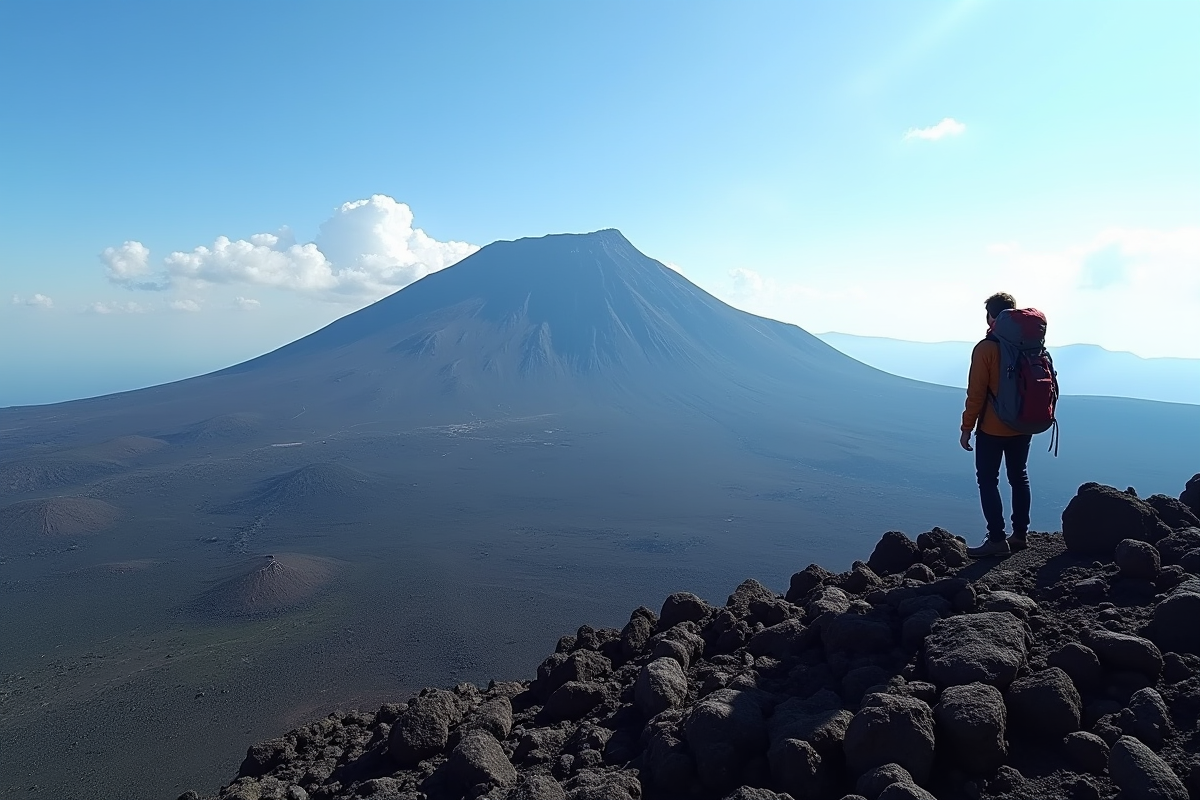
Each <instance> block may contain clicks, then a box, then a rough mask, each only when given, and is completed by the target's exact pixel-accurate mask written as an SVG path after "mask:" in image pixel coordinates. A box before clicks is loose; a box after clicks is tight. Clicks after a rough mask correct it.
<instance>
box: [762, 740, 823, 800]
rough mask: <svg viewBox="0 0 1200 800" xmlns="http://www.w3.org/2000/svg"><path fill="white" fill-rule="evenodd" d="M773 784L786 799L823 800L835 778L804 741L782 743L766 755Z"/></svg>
mask: <svg viewBox="0 0 1200 800" xmlns="http://www.w3.org/2000/svg"><path fill="white" fill-rule="evenodd" d="M767 763H768V764H770V767H771V778H772V780H773V781H774V784H775V785H776V786H778V787H779V788H780V789H783V790H784V791H785V792H787V793H788V795H787V796H789V797H825V796H828V795H829V794H830V792H831V791H832V787H833V786H834V782H835V779H836V774H835V772H834V769H833V768H832V767H831V765H829V764H828V763H826V761H825V759H824V758H822V757H821V754H820V753H818V752H817V748H816V747H814V746H813V745H812V744H811V743H810V742H806V741H804V740H803V739H782V740H780V741H778V742H776V743H774V744H773V745H771V749H770V750H768V751H767Z"/></svg>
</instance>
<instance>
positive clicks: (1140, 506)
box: [1062, 483, 1171, 558]
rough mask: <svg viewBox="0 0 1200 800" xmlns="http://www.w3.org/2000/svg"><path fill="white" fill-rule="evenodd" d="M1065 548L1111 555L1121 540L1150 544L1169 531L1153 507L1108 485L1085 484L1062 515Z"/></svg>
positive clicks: (1088, 553) (1086, 552) (1107, 556)
mask: <svg viewBox="0 0 1200 800" xmlns="http://www.w3.org/2000/svg"><path fill="white" fill-rule="evenodd" d="M1062 531H1063V539H1064V541H1065V542H1066V545H1067V550H1069V551H1070V552H1072V553H1077V554H1081V555H1098V556H1104V557H1106V558H1111V557H1112V554H1113V551H1115V550H1116V549H1117V544H1118V543H1119V542H1120V541H1121V540H1122V539H1130V538H1132V539H1140V540H1141V541H1143V542H1150V543H1154V542H1157V541H1158V540H1159V539H1161V538H1163V537H1164V536H1167V535H1169V534H1170V533H1171V529H1170V528H1168V527H1167V525H1166V524H1165V523H1164V522H1163V521H1162V520H1160V519H1159V518H1158V515H1157V514H1155V513H1154V509H1153V508H1151V507H1150V506H1148V505H1147V504H1146V503H1145V502H1144V501H1142V500H1139V499H1138V498H1137V497H1135V496H1133V495H1130V494H1127V493H1126V492H1122V491H1121V490H1119V489H1116V488H1114V487H1112V486H1104V485H1101V484H1099V483H1085V484H1083V485H1082V486H1080V487H1079V491H1078V492H1077V493H1076V495H1075V496H1074V497H1073V498H1071V502H1069V503H1068V504H1067V507H1066V508H1065V509H1064V510H1063V514H1062Z"/></svg>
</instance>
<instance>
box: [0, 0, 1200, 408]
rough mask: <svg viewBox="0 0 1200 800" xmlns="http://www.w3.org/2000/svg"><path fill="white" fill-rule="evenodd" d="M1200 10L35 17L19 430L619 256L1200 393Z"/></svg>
mask: <svg viewBox="0 0 1200 800" xmlns="http://www.w3.org/2000/svg"><path fill="white" fill-rule="evenodd" d="M1198 37H1200V4H1197V3H1189V2H1170V3H1168V2H1145V3H1094V2H1070V1H1066V2H1056V3H1037V2H982V1H979V0H969V1H962V0H958V1H952V2H908V3H891V2H859V3H852V4H847V3H834V2H813V3H795V2H790V0H789V2H748V3H737V4H734V3H728V2H703V1H698V2H686V3H685V2H674V1H673V0H664V2H656V3H645V2H624V0H607V1H606V2H604V3H561V2H522V1H521V0H514V1H513V2H506V3H494V2H456V3H438V4H433V3H424V4H422V3H382V2H379V3H373V2H356V3H333V2H326V3H306V2H290V3H283V2H262V3H246V4H243V3H233V2H208V3H200V2H177V3H150V2H145V3H136V4H129V3H120V2H106V3H103V4H100V3H76V4H71V3H65V2H57V3H37V2H20V1H19V0H7V1H6V2H4V3H0V108H3V109H4V111H3V114H2V115H0V405H4V404H12V403H31V402H49V401H52V400H61V399H66V398H68V397H78V396H85V395H92V394H100V393H105V392H110V391H118V390H122V389H129V388H135V387H138V386H144V385H149V384H152V383H158V382H162V381H166V380H175V379H179V378H184V377H188V376H190V375H194V374H199V373H202V372H206V371H209V370H212V369H218V368H220V367H224V366H227V365H229V364H233V363H236V362H239V361H242V360H245V359H247V358H250V357H253V356H255V355H259V354H261V353H263V352H266V351H269V350H271V349H274V348H276V347H279V346H281V345H283V344H285V343H287V342H289V341H292V340H294V339H296V338H298V337H300V336H302V335H304V334H307V333H309V332H311V331H312V330H315V329H316V328H318V327H320V326H322V325H324V324H327V323H328V322H330V321H332V320H333V319H336V318H337V317H339V316H342V315H344V314H347V313H350V312H352V311H354V310H356V309H357V308H361V307H362V306H364V305H366V304H368V303H370V302H373V301H375V300H377V299H379V298H381V297H383V296H385V295H386V294H388V293H390V292H392V291H396V290H398V289H400V288H402V287H403V286H404V285H406V284H407V283H409V282H411V281H413V280H416V279H417V278H420V277H422V276H423V275H426V274H429V273H430V272H433V271H436V270H438V269H441V268H444V267H446V266H449V265H451V264H453V263H454V262H455V261H457V260H459V259H461V258H463V257H465V256H467V255H469V254H470V253H471V252H474V250H475V249H476V248H478V247H480V246H483V245H486V244H488V243H489V242H492V241H496V240H499V239H515V238H519V237H522V236H540V235H543V234H547V233H558V232H582V231H591V230H597V229H601V228H609V227H615V228H619V229H620V230H621V231H622V232H623V233H624V234H625V235H626V236H627V237H628V238H629V239H630V240H631V241H632V242H633V243H634V244H635V245H636V246H637V247H638V248H639V249H641V250H642V251H643V252H645V253H646V254H647V255H650V256H652V257H654V258H657V259H659V260H660V261H663V262H664V263H668V264H669V265H671V266H672V267H674V268H676V269H678V270H679V271H681V272H682V273H683V274H684V275H686V276H687V277H688V278H689V279H691V280H692V281H694V282H695V283H697V284H698V285H700V286H701V287H702V288H704V289H706V290H708V291H710V292H712V293H713V294H715V295H717V296H718V297H720V298H722V299H723V300H726V301H727V302H730V303H732V304H733V305H736V306H738V307H739V308H743V309H745V310H748V311H751V312H753V313H757V314H762V315H764V316H769V317H773V318H776V319H781V320H784V321H787V322H792V323H795V324H798V325H800V326H801V327H804V328H805V329H807V330H810V331H812V332H824V331H843V332H848V333H855V334H860V335H870V336H887V337H892V338H901V339H911V340H917V341H944V340H970V339H972V338H975V337H977V336H978V335H980V334H981V333H982V327H983V310H982V303H983V300H984V298H986V297H987V295H989V294H991V293H992V292H995V291H1009V292H1012V293H1013V294H1014V295H1015V296H1016V298H1017V301H1018V304H1019V305H1022V306H1034V307H1037V308H1040V309H1042V310H1044V311H1045V312H1046V313H1047V316H1048V318H1049V320H1050V328H1049V341H1050V343H1051V344H1059V345H1062V344H1072V343H1092V344H1099V345H1101V346H1103V347H1106V348H1108V349H1111V350H1124V351H1129V352H1133V353H1136V354H1138V355H1140V356H1143V357H1165V356H1171V357H1185V358H1200V98H1198V96H1197V90H1196V87H1197V86H1200V48H1196V47H1195V46H1194V44H1195V41H1196V40H1197V38H1198Z"/></svg>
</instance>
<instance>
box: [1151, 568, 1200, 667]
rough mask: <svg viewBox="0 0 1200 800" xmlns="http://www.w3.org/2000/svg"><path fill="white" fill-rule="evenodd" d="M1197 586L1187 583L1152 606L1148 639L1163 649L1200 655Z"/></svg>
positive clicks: (1198, 587)
mask: <svg viewBox="0 0 1200 800" xmlns="http://www.w3.org/2000/svg"><path fill="white" fill-rule="evenodd" d="M1197 620H1200V585H1197V583H1196V582H1195V581H1186V582H1184V583H1181V584H1180V585H1179V586H1177V587H1175V589H1173V590H1172V591H1171V593H1170V594H1169V595H1168V596H1167V597H1166V599H1164V600H1163V601H1162V602H1160V603H1159V604H1158V605H1157V606H1155V607H1154V621H1153V624H1152V625H1151V636H1153V638H1154V641H1155V642H1157V643H1158V644H1159V645H1160V646H1161V647H1162V649H1163V650H1169V651H1174V652H1176V653H1196V654H1200V625H1198V624H1197Z"/></svg>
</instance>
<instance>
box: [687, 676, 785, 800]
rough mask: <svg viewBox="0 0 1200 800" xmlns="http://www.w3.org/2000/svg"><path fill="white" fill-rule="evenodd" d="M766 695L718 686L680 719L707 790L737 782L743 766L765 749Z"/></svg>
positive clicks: (719, 789) (721, 789) (726, 787)
mask: <svg viewBox="0 0 1200 800" xmlns="http://www.w3.org/2000/svg"><path fill="white" fill-rule="evenodd" d="M765 706H766V697H765V696H764V695H761V694H760V693H758V692H757V691H754V690H745V691H741V690H737V689H718V690H717V691H715V692H713V693H712V694H710V695H708V696H707V697H705V698H704V699H702V700H700V701H699V702H698V703H696V704H695V705H694V706H692V708H691V710H690V711H689V712H688V714H687V716H686V717H685V718H684V720H683V731H684V739H685V740H686V741H687V744H688V747H689V748H691V751H692V754H693V756H694V758H695V762H696V772H697V773H698V775H699V777H700V780H701V782H702V783H703V784H704V785H705V787H707V788H708V789H709V790H710V791H715V792H727V791H730V790H731V789H733V788H734V787H735V786H737V781H738V779H739V777H740V775H741V772H742V768H743V766H744V765H745V764H746V762H748V761H749V760H750V759H751V758H752V757H754V756H757V755H762V754H764V753H765V751H766V749H767V723H766V719H765V718H764V716H765Z"/></svg>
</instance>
